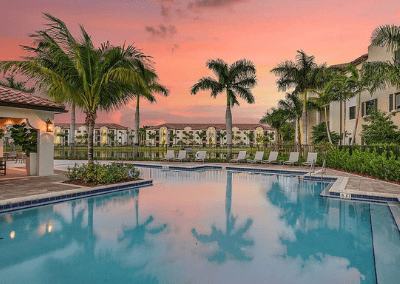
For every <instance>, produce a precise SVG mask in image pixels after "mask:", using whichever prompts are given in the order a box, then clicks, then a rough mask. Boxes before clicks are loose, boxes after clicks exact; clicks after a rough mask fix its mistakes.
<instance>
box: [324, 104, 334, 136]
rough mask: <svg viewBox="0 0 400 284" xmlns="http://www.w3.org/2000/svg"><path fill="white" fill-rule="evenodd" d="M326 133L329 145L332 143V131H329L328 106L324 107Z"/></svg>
mask: <svg viewBox="0 0 400 284" xmlns="http://www.w3.org/2000/svg"><path fill="white" fill-rule="evenodd" d="M324 113H325V125H326V133H327V134H328V140H329V143H331V144H333V143H332V138H331V131H330V130H329V123H328V115H327V114H326V106H324Z"/></svg>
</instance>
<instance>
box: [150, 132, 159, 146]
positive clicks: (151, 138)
mask: <svg viewBox="0 0 400 284" xmlns="http://www.w3.org/2000/svg"><path fill="white" fill-rule="evenodd" d="M156 137H157V134H156V133H149V139H150V140H151V144H154V139H155V138H156Z"/></svg>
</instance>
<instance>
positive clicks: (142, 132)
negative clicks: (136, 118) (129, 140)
mask: <svg viewBox="0 0 400 284" xmlns="http://www.w3.org/2000/svg"><path fill="white" fill-rule="evenodd" d="M147 128H149V127H148V126H146V125H145V126H142V127H141V128H140V129H139V140H140V141H141V144H142V145H143V144H144V142H145V141H146V130H147Z"/></svg>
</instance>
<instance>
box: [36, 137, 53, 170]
mask: <svg viewBox="0 0 400 284" xmlns="http://www.w3.org/2000/svg"><path fill="white" fill-rule="evenodd" d="M37 155H38V156H37V173H38V175H39V176H49V175H52V174H54V133H53V132H46V131H43V130H42V129H40V130H38V147H37Z"/></svg>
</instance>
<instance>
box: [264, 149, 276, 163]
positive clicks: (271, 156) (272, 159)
mask: <svg viewBox="0 0 400 284" xmlns="http://www.w3.org/2000/svg"><path fill="white" fill-rule="evenodd" d="M261 163H263V164H273V163H275V164H277V163H278V152H275V151H272V152H271V153H269V158H268V160H265V161H261Z"/></svg>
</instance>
